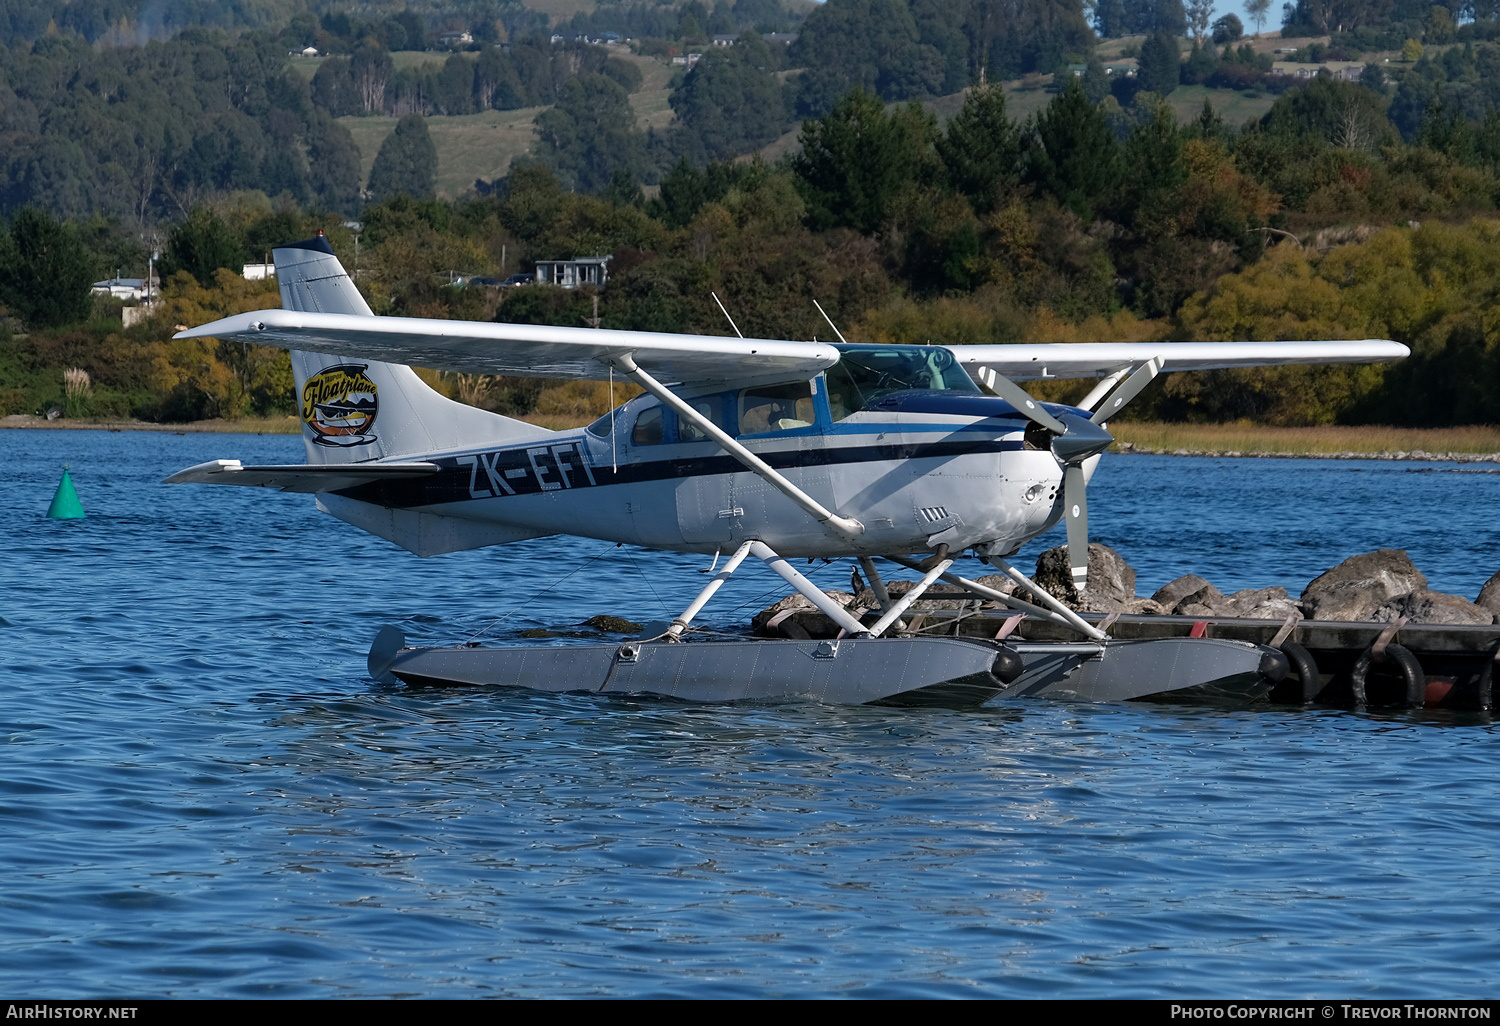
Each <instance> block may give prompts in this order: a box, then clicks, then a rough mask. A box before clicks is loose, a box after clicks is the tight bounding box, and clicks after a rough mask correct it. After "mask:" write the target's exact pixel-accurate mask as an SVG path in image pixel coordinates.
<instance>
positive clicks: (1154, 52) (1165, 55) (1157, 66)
mask: <svg viewBox="0 0 1500 1026" xmlns="http://www.w3.org/2000/svg"><path fill="white" fill-rule="evenodd" d="M1181 68H1182V56H1181V54H1180V53H1179V52H1178V50H1177V40H1176V39H1175V38H1173V37H1172V36H1169V35H1167V33H1165V32H1157V33H1155V34H1154V35H1152V36H1151V37H1150V38H1149V39H1147V40H1146V41H1145V42H1144V43H1142V44H1141V56H1140V67H1139V69H1138V70H1137V71H1136V82H1137V84H1138V85H1139V87H1140V88H1141V89H1142V90H1143V91H1145V92H1150V93H1156V94H1158V95H1160V96H1166V95H1167V94H1168V93H1170V92H1171V91H1172V90H1173V89H1176V88H1177V86H1178V82H1179V78H1180V76H1181V73H1182V72H1181Z"/></svg>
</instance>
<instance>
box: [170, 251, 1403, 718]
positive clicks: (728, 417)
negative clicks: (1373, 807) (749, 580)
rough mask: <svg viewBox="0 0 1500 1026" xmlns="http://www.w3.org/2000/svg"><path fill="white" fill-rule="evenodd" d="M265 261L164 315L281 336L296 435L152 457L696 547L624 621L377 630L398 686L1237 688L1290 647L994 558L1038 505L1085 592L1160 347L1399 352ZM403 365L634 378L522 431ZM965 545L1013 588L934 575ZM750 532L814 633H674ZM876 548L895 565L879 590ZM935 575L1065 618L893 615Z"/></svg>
mask: <svg viewBox="0 0 1500 1026" xmlns="http://www.w3.org/2000/svg"><path fill="white" fill-rule="evenodd" d="M275 261H276V274H277V280H278V283H279V285H280V289H281V301H282V308H281V309H280V310H262V311H256V312H253V313H245V314H239V315H236V316H233V317H228V318H225V319H223V320H218V321H214V322H213V323H210V324H205V325H202V326H201V327H196V328H192V329H189V330H186V331H182V332H180V333H179V334H178V335H177V337H178V338H200V337H205V336H212V337H217V338H221V339H234V340H236V341H240V342H252V343H257V344H260V345H270V346H280V347H284V348H286V349H288V350H290V351H291V357H292V367H293V371H294V374H295V385H296V395H297V397H298V401H299V403H300V407H301V419H302V424H303V439H304V442H305V445H306V452H307V462H306V463H305V464H299V465H290V466H246V465H244V464H242V463H241V462H240V461H238V460H233V459H221V460H214V461H212V462H209V463H205V464H201V465H199V466H195V467H190V468H188V469H186V470H183V471H181V472H179V473H177V474H174V475H173V476H171V477H170V478H168V479H167V481H168V482H170V483H201V484H232V485H250V486H259V487H268V488H276V489H281V490H283V491H290V492H304V493H312V494H313V495H314V496H315V497H316V502H317V505H318V508H319V509H321V510H323V511H324V512H326V513H329V514H332V515H333V516H335V517H337V518H339V519H340V520H343V521H346V522H347V523H349V524H352V525H354V526H355V527H358V528H361V529H363V530H366V531H369V532H371V533H373V534H376V535H379V536H380V537H382V538H386V539H389V540H390V541H392V542H395V543H396V544H397V545H400V546H402V547H404V548H406V549H408V550H410V551H412V552H414V553H416V554H418V555H420V556H429V555H433V554H437V553H443V552H453V551H459V550H465V549H474V548H479V547H482V546H488V545H503V544H507V543H510V542H517V541H521V540H524V539H531V538H539V537H543V536H548V535H558V534H563V535H578V536H581V537H586V538H594V539H602V540H605V541H613V542H620V543H627V544H631V545H639V546H644V547H646V548H648V549H657V550H667V551H672V552H685V553H701V554H703V555H705V556H708V555H713V556H714V558H715V561H716V562H718V561H719V560H721V559H722V560H723V562H722V564H721V565H719V566H717V567H716V568H715V569H716V572H714V573H713V576H712V577H711V579H710V580H709V581H708V583H707V585H706V586H705V587H704V588H703V589H702V591H701V593H700V594H699V595H698V596H697V597H696V598H695V599H694V600H693V601H692V603H691V604H689V605H688V606H687V608H686V609H684V610H683V611H682V613H681V614H680V615H679V616H678V617H677V618H676V619H674V620H673V621H671V622H670V623H662V624H655V625H652V626H651V627H648V628H647V630H646V632H645V634H644V635H643V636H641V637H640V638H636V639H632V640H630V641H626V642H624V643H598V644H581V645H550V646H548V645H541V646H538V645H526V646H498V647H472V646H464V647H456V648H420V647H408V646H407V645H406V641H405V637H404V635H403V634H402V633H401V632H400V631H399V630H398V629H397V628H394V627H387V628H384V629H383V630H382V631H381V632H380V633H379V634H378V635H377V637H376V640H375V643H374V644H373V646H372V648H371V651H370V660H369V664H370V672H371V674H372V675H373V676H375V677H376V678H377V679H380V680H385V681H391V680H395V679H400V680H402V681H405V682H407V683H409V684H440V683H462V684H474V685H496V686H513V687H529V688H537V689H543V690H552V691H563V690H586V691H601V692H606V693H651V694H660V695H669V696H674V697H677V698H682V699H689V700H703V701H724V700H747V699H748V700H766V699H782V698H812V699H816V700H822V701H829V702H856V703H867V702H881V703H895V704H926V703H932V702H940V703H946V704H952V703H960V704H961V703H969V702H979V701H984V700H986V699H988V698H990V697H992V696H995V695H997V694H1007V695H1009V694H1037V695H1040V694H1045V695H1053V696H1060V697H1073V698H1083V699H1130V698H1139V697H1147V696H1150V695H1160V694H1163V693H1169V694H1170V693H1182V694H1186V693H1188V692H1193V693H1196V694H1202V693H1210V692H1211V693H1215V694H1239V695H1253V694H1255V693H1257V689H1259V693H1264V690H1265V689H1267V688H1269V687H1270V686H1271V683H1272V682H1273V681H1274V680H1276V679H1279V678H1280V677H1284V676H1285V675H1286V673H1287V665H1286V660H1285V657H1284V656H1282V655H1281V654H1280V653H1279V652H1277V651H1275V650H1274V649H1271V648H1268V647H1265V646H1257V645H1250V644H1247V643H1242V642H1233V641H1219V640H1214V639H1208V638H1183V639H1156V640H1154V641H1134V642H1132V641H1117V640H1114V639H1111V638H1110V637H1109V636H1108V634H1107V633H1106V631H1104V630H1101V629H1100V627H1099V626H1098V625H1096V624H1094V623H1090V622H1088V621H1086V620H1084V619H1083V618H1081V617H1080V616H1079V615H1078V614H1077V613H1076V612H1074V611H1073V610H1072V609H1071V608H1069V607H1068V606H1067V605H1065V604H1064V603H1063V602H1061V601H1059V600H1058V599H1057V598H1056V597H1054V596H1053V595H1051V594H1049V593H1048V592H1047V591H1046V590H1044V589H1043V588H1041V587H1039V586H1038V585H1037V584H1036V582H1035V581H1033V580H1031V579H1030V578H1028V577H1027V576H1026V575H1025V574H1023V573H1022V572H1021V571H1019V570H1018V569H1017V568H1016V567H1014V566H1013V565H1011V563H1010V562H1009V561H1008V559H1009V557H1010V556H1012V555H1014V554H1015V553H1016V552H1017V551H1018V550H1019V549H1020V548H1021V546H1022V545H1023V544H1025V543H1026V542H1027V541H1028V540H1030V539H1032V538H1034V537H1036V536H1037V535H1039V534H1041V533H1043V532H1045V531H1047V530H1048V529H1049V528H1051V527H1053V526H1054V525H1055V524H1056V523H1057V522H1058V520H1059V519H1062V520H1065V521H1066V525H1067V552H1068V560H1069V564H1070V568H1071V572H1072V578H1073V582H1074V585H1075V586H1076V588H1077V589H1078V590H1079V591H1080V592H1084V591H1085V590H1086V589H1087V587H1088V499H1087V488H1088V482H1089V479H1090V477H1091V476H1092V474H1093V471H1094V468H1095V466H1096V465H1097V463H1098V461H1099V458H1100V455H1101V454H1102V453H1103V452H1104V450H1105V449H1106V448H1107V447H1108V446H1109V445H1110V443H1111V442H1112V440H1113V439H1112V437H1111V435H1110V434H1109V432H1108V430H1107V429H1106V425H1107V423H1108V421H1109V419H1110V418H1111V417H1114V416H1116V415H1117V414H1118V413H1119V412H1120V411H1121V410H1122V409H1123V408H1124V407H1125V406H1126V404H1127V403H1129V402H1130V401H1131V400H1132V399H1133V398H1135V397H1136V396H1137V395H1139V394H1140V393H1141V391H1142V390H1143V389H1144V388H1145V387H1146V386H1147V385H1148V384H1150V382H1151V381H1152V380H1153V379H1154V378H1156V377H1157V376H1158V375H1159V374H1162V373H1164V372H1168V371H1177V370H1208V369H1213V368H1225V367H1261V366H1271V365H1282V364H1312V363H1347V362H1368V361H1382V360H1394V359H1399V358H1401V357H1404V356H1406V355H1407V352H1408V351H1407V349H1406V347H1405V346H1403V345H1400V344H1398V343H1395V342H1389V341H1383V340H1377V339H1367V340H1361V341H1333V342H1215V343H1186V342H1175V343H1174V342H1136V343H1075V344H1017V345H966V346H954V347H947V346H942V345H923V346H916V345H851V344H847V343H845V342H844V341H843V340H842V339H843V336H842V335H841V334H839V335H838V336H837V337H839V338H840V342H839V343H824V342H816V341H814V342H803V341H787V340H777V339H758V338H744V337H741V336H739V331H738V329H737V328H736V329H735V337H730V336H707V335H682V334H664V333H655V332H639V331H615V330H607V329H599V328H584V327H579V328H570V327H552V326H537V325H522V324H499V323H472V322H463V321H448V320H427V319H418V318H408V317H377V316H374V315H373V314H372V312H371V310H370V308H369V306H368V305H367V304H366V303H365V301H364V299H363V298H362V297H361V296H360V294H359V292H358V290H357V289H356V288H355V286H354V283H353V282H352V281H351V280H350V278H349V276H348V274H347V273H346V272H345V270H344V268H343V267H342V266H341V265H340V263H339V261H338V259H337V258H336V257H335V256H334V253H333V249H332V247H331V246H330V245H329V244H328V241H327V239H325V238H324V237H322V235H321V234H320V235H319V236H318V237H316V238H312V239H308V240H306V241H304V242H298V243H293V244H290V245H287V246H283V247H281V248H279V249H277V250H275ZM819 309H820V310H821V307H820V308H819ZM725 316H726V317H728V316H729V315H728V312H727V311H726V312H725ZM730 325H731V327H733V320H732V319H731V320H730ZM830 325H831V326H832V322H831V321H830ZM834 330H835V332H836V333H837V328H836V327H835V328H834ZM411 365H417V366H425V367H433V368H438V369H442V370H449V371H456V372H461V373H467V374H494V375H521V376H536V377H547V378H578V379H589V380H601V381H602V380H609V381H613V380H615V379H616V378H618V379H622V380H628V381H631V382H634V383H635V384H637V385H639V386H640V388H641V389H642V390H643V391H642V393H641V394H639V395H637V396H635V397H634V398H632V399H630V400H629V401H627V402H625V403H624V404H623V405H621V406H619V407H618V408H616V409H614V410H612V411H611V412H610V413H608V414H606V415H605V416H604V417H602V418H600V419H599V420H597V421H596V422H594V423H593V424H590V425H588V426H587V427H585V428H580V429H577V430H572V431H549V430H545V429H543V428H540V427H537V426H535V425H531V424H527V423H524V422H522V421H519V420H514V419H512V418H509V417H504V416H501V415H499V414H495V413H490V412H487V411H485V410H480V409H477V408H474V407H471V406H467V405H464V404H462V403H458V402H454V401H452V400H450V399H448V398H446V397H444V396H442V395H440V394H438V393H437V392H436V391H434V390H433V389H431V388H429V387H428V386H427V385H426V384H425V383H423V382H422V380H421V379H420V378H419V377H418V376H417V375H416V373H415V372H414V371H413V370H412V369H411ZM1044 378H1097V379H1099V380H1098V384H1097V385H1096V386H1095V387H1094V388H1093V389H1092V390H1091V391H1090V392H1089V393H1088V395H1087V396H1085V397H1084V398H1083V399H1082V400H1081V401H1080V402H1079V403H1078V404H1077V405H1074V406H1067V405H1062V404H1057V403H1046V402H1041V401H1039V400H1037V399H1034V398H1033V397H1032V396H1030V395H1029V394H1027V393H1026V391H1025V390H1024V389H1023V388H1022V387H1021V386H1020V385H1019V384H1017V382H1018V381H1026V380H1038V379H1044ZM726 557H727V558H726ZM790 557H821V558H824V559H838V558H853V559H856V560H858V563H859V566H860V567H861V568H862V569H863V570H864V573H865V576H866V577H867V578H868V581H869V583H870V585H871V587H872V589H873V591H874V593H875V595H876V596H877V597H878V602H879V607H880V608H879V609H872V610H870V611H869V612H868V613H862V612H861V611H859V610H853V611H851V610H849V609H847V608H845V607H844V606H843V605H842V604H840V603H839V602H837V601H835V600H833V599H832V598H830V597H829V596H827V595H826V594H825V593H824V592H823V591H822V590H821V589H819V588H818V587H817V586H816V585H814V584H813V583H812V582H810V581H809V580H808V579H807V577H806V576H804V575H803V574H802V573H801V572H799V571H798V570H797V569H796V568H795V567H793V566H792V564H791V563H790V562H789V558H790ZM970 557H976V558H977V559H979V560H981V561H983V562H984V563H986V564H988V565H990V566H992V567H994V568H995V569H996V570H998V571H999V573H1000V574H1003V575H1004V576H1005V577H1006V578H1008V579H1009V580H1010V581H1013V582H1014V583H1015V585H1016V591H1015V593H1011V592H1010V591H1009V590H1006V591H1002V590H1000V589H997V588H992V587H989V586H987V585H985V584H983V583H980V582H979V581H976V580H974V579H972V578H971V577H969V576H965V575H964V574H961V573H959V572H957V570H956V564H957V563H958V560H959V559H961V558H970ZM750 558H754V559H758V560H762V561H764V562H765V563H766V564H767V565H768V566H769V567H770V568H771V569H772V570H774V571H775V572H776V573H777V574H779V575H780V576H781V577H783V578H784V579H785V580H786V582H787V583H788V584H789V585H790V586H791V587H792V588H794V589H795V590H796V591H797V592H799V593H800V594H802V595H804V596H806V598H807V599H808V601H809V602H811V603H812V605H813V606H815V607H816V608H817V609H819V610H821V611H822V612H823V613H825V614H826V615H827V616H828V617H830V618H831V619H832V620H833V621H834V623H836V624H837V625H838V627H839V628H840V629H841V633H840V637H839V638H837V639H834V640H828V639H823V640H815V639H802V640H798V639H790V638H789V639H753V640H752V639H738V640H729V641H715V642H712V643H707V642H704V643H690V644H684V643H682V642H684V641H690V640H693V638H692V636H691V635H692V629H691V624H692V622H693V620H694V619H695V618H696V617H697V616H698V615H699V614H700V613H701V612H702V610H703V608H704V606H705V605H706V604H707V603H708V602H709V600H710V599H711V598H712V597H713V596H714V594H715V593H716V592H717V591H718V590H719V589H720V588H721V587H722V586H723V585H724V583H725V582H726V581H727V580H729V578H730V577H731V576H732V575H733V574H734V573H735V571H736V570H737V569H738V568H739V566H740V565H741V564H742V563H743V562H744V561H745V560H746V559H750ZM877 559H882V560H885V561H888V563H889V564H890V565H895V566H900V567H905V568H908V569H909V570H912V571H914V572H915V573H917V574H920V578H919V579H918V580H916V581H915V582H914V583H911V585H910V587H909V588H908V590H906V592H905V593H904V594H902V595H901V596H900V597H899V598H893V597H892V595H891V594H890V592H891V589H888V588H887V587H886V586H885V582H884V579H883V578H882V576H881V573H880V571H879V568H878V567H877V565H876V560H877ZM940 580H941V581H943V582H946V583H947V584H948V585H950V586H956V587H957V588H959V589H962V590H963V591H964V592H965V593H968V594H971V595H973V596H975V597H976V598H979V599H985V600H991V601H994V602H998V603H1001V604H1003V605H1006V606H1009V607H1012V608H1014V609H1016V610H1018V611H1020V612H1022V613H1024V614H1026V615H1027V616H1032V617H1041V618H1045V619H1050V620H1053V621H1056V622H1058V623H1061V624H1063V625H1066V626H1067V627H1069V628H1071V629H1072V630H1073V631H1075V632H1076V635H1077V637H1078V641H1076V642H1061V643H1054V644H1040V643H1037V644H1033V643H1028V642H1022V641H1007V642H1000V641H992V640H976V639H970V638H948V637H933V636H926V635H922V634H914V633H912V632H909V631H907V630H905V629H904V628H905V626H906V623H905V621H904V620H903V615H904V614H905V613H906V612H907V611H908V609H910V607H911V604H912V603H913V602H914V601H916V600H918V599H919V598H920V597H921V596H922V595H923V594H924V593H926V592H927V591H928V590H929V589H930V588H931V587H932V586H933V585H934V584H935V583H936V582H938V581H940Z"/></svg>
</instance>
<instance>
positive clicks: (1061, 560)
mask: <svg viewBox="0 0 1500 1026" xmlns="http://www.w3.org/2000/svg"><path fill="white" fill-rule="evenodd" d="M1032 579H1033V580H1034V581H1036V583H1037V584H1038V585H1039V586H1041V587H1043V588H1045V589H1047V591H1048V593H1049V594H1051V595H1052V597H1053V598H1055V599H1057V600H1058V601H1059V602H1062V603H1063V604H1064V605H1066V606H1070V607H1071V608H1073V609H1080V610H1083V611H1085V612H1092V613H1115V612H1123V611H1124V609H1125V603H1127V602H1129V601H1130V600H1131V599H1133V598H1135V570H1134V569H1132V568H1131V566H1130V564H1129V563H1127V562H1125V557H1123V556H1121V555H1120V554H1119V553H1118V552H1116V551H1115V550H1114V549H1112V548H1110V547H1109V546H1108V545H1101V544H1099V543H1098V542H1090V543H1089V583H1088V592H1087V595H1086V596H1085V597H1082V598H1081V597H1080V596H1079V594H1078V591H1077V590H1076V589H1075V588H1074V587H1073V570H1072V568H1071V567H1070V566H1069V565H1068V547H1067V546H1066V545H1059V546H1057V548H1055V549H1048V550H1047V551H1046V552H1043V553H1042V554H1041V555H1040V556H1038V557H1037V560H1036V576H1035V577H1034V578H1032ZM1022 597H1024V596H1022Z"/></svg>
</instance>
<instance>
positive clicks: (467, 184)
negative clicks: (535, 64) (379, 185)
mask: <svg viewBox="0 0 1500 1026" xmlns="http://www.w3.org/2000/svg"><path fill="white" fill-rule="evenodd" d="M545 109H546V108H544V107H524V108H522V109H520V110H487V111H484V112H483V113H481V114H459V115H455V116H453V117H431V118H428V119H427V131H428V132H429V133H431V135H432V144H433V146H435V147H436V148H437V155H438V175H437V189H438V195H439V196H446V197H448V198H449V199H455V198H457V197H459V196H462V195H463V194H464V193H465V192H467V191H468V190H470V189H472V188H473V187H474V179H476V178H484V179H489V180H493V179H495V178H499V177H501V176H502V175H504V174H505V172H506V170H507V169H508V168H509V167H510V162H511V160H512V159H514V158H515V157H517V156H519V155H521V154H523V153H525V152H526V151H527V150H528V149H529V148H530V147H531V144H532V143H533V142H535V141H536V129H535V128H534V127H533V126H532V121H534V120H535V119H536V116H537V114H539V113H541V111H543V110H545ZM397 120H398V119H396V118H388V117H345V118H339V123H340V124H342V125H343V126H344V127H346V128H348V129H349V134H350V135H352V136H354V143H355V145H356V146H358V147H359V156H360V183H361V184H364V183H366V182H368V181H369V180H370V168H371V166H372V165H373V164H374V163H375V154H376V153H378V152H379V150H380V144H381V143H383V142H384V141H385V137H386V136H388V135H390V134H391V132H393V131H395V128H396V121H397Z"/></svg>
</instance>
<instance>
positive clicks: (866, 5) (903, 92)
mask: <svg viewBox="0 0 1500 1026" xmlns="http://www.w3.org/2000/svg"><path fill="white" fill-rule="evenodd" d="M1080 20H1081V19H1080ZM1083 29H1084V31H1085V32H1087V31H1088V29H1087V26H1083ZM789 59H790V60H791V61H792V62H793V64H794V65H796V66H801V67H805V68H807V69H808V70H807V71H806V72H804V73H803V74H802V76H801V77H800V79H799V80H798V83H797V86H796V95H797V100H796V106H797V111H798V113H801V114H805V115H810V116H814V117H817V116H821V115H823V114H824V113H826V112H827V111H828V110H829V108H830V106H831V105H832V104H833V103H835V102H836V101H837V99H838V97H840V96H842V95H844V94H845V93H847V92H848V90H849V89H850V88H861V89H864V90H865V91H867V92H871V93H875V94H876V95H878V96H880V97H882V98H884V99H886V100H905V99H908V98H911V97H920V96H927V95H929V94H936V93H940V92H942V89H943V85H944V82H945V79H946V77H947V61H946V59H945V57H944V54H943V52H942V51H941V50H940V49H939V48H938V47H936V46H934V45H932V44H931V43H927V42H924V41H923V39H922V34H921V31H920V30H919V28H918V26H917V22H916V20H915V18H914V17H913V15H912V10H911V6H910V5H909V4H908V3H907V0H830V2H829V3H826V4H823V5H822V6H820V7H818V8H817V9H815V10H814V11H812V13H810V14H809V15H808V16H807V20H806V21H804V22H803V23H802V27H801V31H800V32H799V34H798V38H797V42H796V43H794V44H793V45H792V50H791V53H790V54H789Z"/></svg>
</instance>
